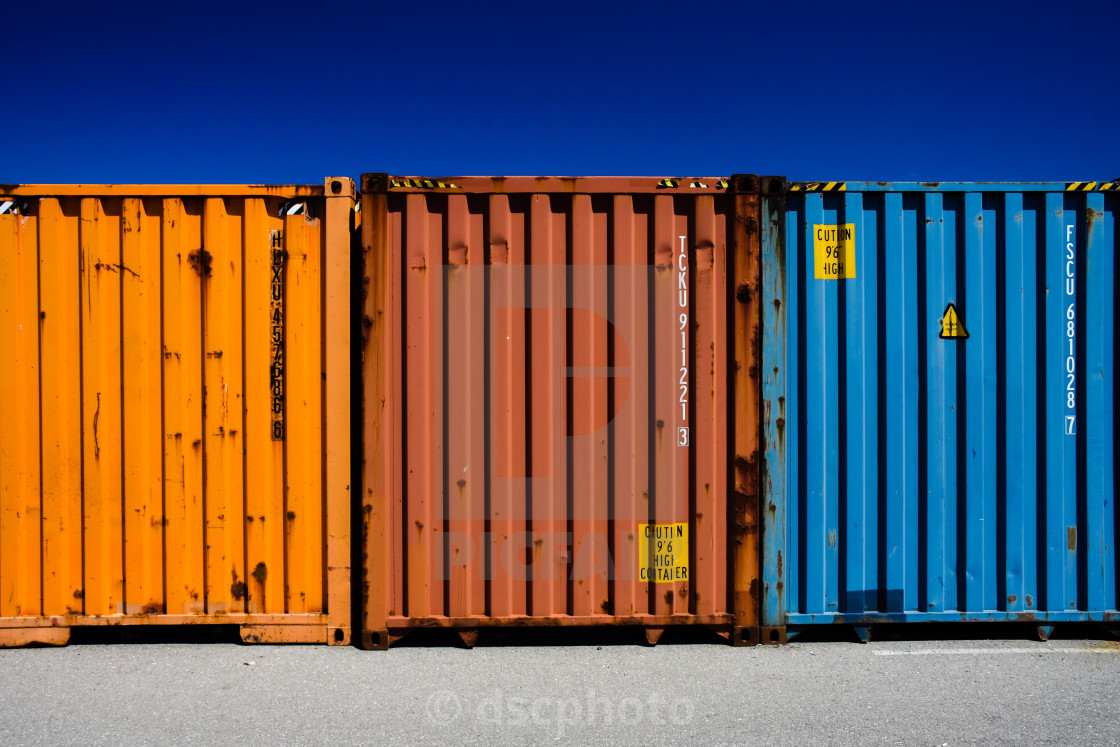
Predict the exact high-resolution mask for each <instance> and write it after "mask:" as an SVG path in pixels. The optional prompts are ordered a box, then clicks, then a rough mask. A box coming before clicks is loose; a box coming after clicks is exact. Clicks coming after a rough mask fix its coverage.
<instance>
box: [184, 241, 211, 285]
mask: <svg viewBox="0 0 1120 747" xmlns="http://www.w3.org/2000/svg"><path fill="white" fill-rule="evenodd" d="M213 259H214V258H213V257H212V256H211V255H210V252H208V251H206V249H204V248H200V249H196V250H195V251H193V252H191V253H190V254H188V255H187V262H188V263H190V266H191V267H192V268H193V269H194V271H195V272H197V273H198V275H199V277H203V278H208V277H210V265H211V263H212V262H213Z"/></svg>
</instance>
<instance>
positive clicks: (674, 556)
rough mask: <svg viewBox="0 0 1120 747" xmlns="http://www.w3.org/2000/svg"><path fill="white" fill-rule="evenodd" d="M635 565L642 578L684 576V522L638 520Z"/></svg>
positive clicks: (655, 579)
mask: <svg viewBox="0 0 1120 747" xmlns="http://www.w3.org/2000/svg"><path fill="white" fill-rule="evenodd" d="M638 532H639V534H638V568H639V569H640V570H639V574H640V575H639V578H641V580H642V581H653V582H654V583H658V584H666V583H671V582H673V581H687V580H688V524H639V525H638Z"/></svg>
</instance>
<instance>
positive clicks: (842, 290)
mask: <svg viewBox="0 0 1120 747" xmlns="http://www.w3.org/2000/svg"><path fill="white" fill-rule="evenodd" d="M1118 190H1120V184H1108V183H1105V184H1098V183H1093V182H1089V183H1085V182H1075V183H1064V182H1063V183H1031V184H970V183H941V184H913V183H909V184H904V183H864V182H860V183H853V182H848V183H846V184H845V183H835V182H834V183H811V184H804V183H803V184H792V185H791V186H790V188H789V192H788V195H783V196H778V195H775V196H768V197H766V198H765V200H764V206H763V213H764V214H765V215H766V224H767V225H766V226H765V231H764V235H765V236H766V238H765V239H764V242H763V268H764V281H763V287H764V294H765V299H764V303H763V308H764V315H765V324H764V327H765V334H766V338H765V341H764V349H765V361H764V364H763V368H764V371H766V372H767V375H766V377H765V378H764V382H763V387H764V400H765V403H766V405H765V408H764V412H765V423H764V432H765V434H766V469H765V478H764V483H765V490H766V493H765V496H764V512H763V514H764V540H763V543H764V554H763V562H764V568H765V571H764V582H765V583H764V587H765V589H764V595H763V625H764V626H765V627H764V628H763V638H764V640H766V641H768V642H769V641H770V640H771V639H773V640H776V641H779V640H782V639H783V638H784V637H785V632H786V631H787V628H788V629H789V630H792V631H796V629H797V628H798V627H800V626H804V625H810V624H818V623H847V624H852V625H855V626H857V628H858V632H859V633H860V634H861V635H862V636H864V637H866V636H867V635H869V630H868V629H867V626H868V625H870V624H871V623H875V622H923V621H931V622H945V621H1029V622H1035V623H1037V624H1038V626H1039V632H1040V635H1042V636H1043V637H1044V638H1045V637H1047V636H1049V634H1050V631H1051V629H1052V626H1053V625H1054V624H1055V623H1060V622H1063V621H1082V620H1096V621H1115V620H1116V619H1117V617H1118V614H1120V613H1118V612H1117V554H1116V536H1117V521H1118V517H1120V514H1118V513H1117V512H1116V509H1115V463H1116V457H1117V454H1116V438H1115V417H1114V405H1115V387H1116V377H1115V370H1116V363H1117V360H1116V345H1115V336H1116V316H1117V310H1116V292H1115V256H1116V250H1117V235H1116V215H1117V208H1118V207H1120V192H1118ZM783 224H784V225H783Z"/></svg>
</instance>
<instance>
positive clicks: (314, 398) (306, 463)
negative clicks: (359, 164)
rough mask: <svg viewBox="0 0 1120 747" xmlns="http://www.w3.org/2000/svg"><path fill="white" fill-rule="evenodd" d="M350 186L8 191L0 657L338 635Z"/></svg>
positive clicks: (1, 283)
mask: <svg viewBox="0 0 1120 747" xmlns="http://www.w3.org/2000/svg"><path fill="white" fill-rule="evenodd" d="M356 206H357V203H356V190H355V188H354V183H353V182H352V181H351V180H350V179H346V178H335V179H327V180H326V183H325V187H324V186H225V185H222V186H204V185H190V186H165V185H157V186H152V185H146V186H128V185H110V186H97V185H16V186H4V187H0V213H2V214H0V391H2V392H3V396H2V397H0V646H14V645H21V644H27V643H53V644H64V643H66V642H67V641H68V640H69V637H70V629H71V627H73V626H85V625H194V624H227V625H228V624H234V625H239V626H241V636H242V639H243V640H245V641H259V642H301V643H331V644H344V643H347V642H348V641H349V639H350V626H351V601H350V571H349V566H350V516H351V512H350V495H351V493H350V479H351V473H350V391H349V387H350V369H349V366H350V318H351V317H350V261H351V260H350V257H351V236H352V235H356V234H355V233H354V230H353V229H354V227H355V222H356V219H357V215H358V214H357V212H356Z"/></svg>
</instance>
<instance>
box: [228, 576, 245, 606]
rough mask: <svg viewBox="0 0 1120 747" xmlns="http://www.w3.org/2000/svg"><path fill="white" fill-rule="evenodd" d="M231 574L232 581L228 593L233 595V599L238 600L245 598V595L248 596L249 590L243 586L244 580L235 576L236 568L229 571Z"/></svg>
mask: <svg viewBox="0 0 1120 747" xmlns="http://www.w3.org/2000/svg"><path fill="white" fill-rule="evenodd" d="M231 574H232V575H233V583H232V584H230V587H229V593H230V594H231V595H232V596H233V598H234V599H237V600H239V601H240V600H242V599H245V598H246V597H247V596H249V590H248V588H247V587H246V586H245V582H244V581H241V580H239V579H238V578H237V570H236V569H234V570H233V571H231Z"/></svg>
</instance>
